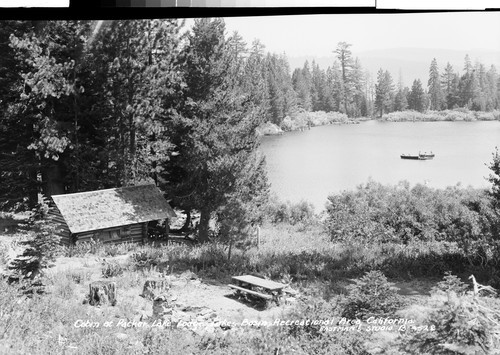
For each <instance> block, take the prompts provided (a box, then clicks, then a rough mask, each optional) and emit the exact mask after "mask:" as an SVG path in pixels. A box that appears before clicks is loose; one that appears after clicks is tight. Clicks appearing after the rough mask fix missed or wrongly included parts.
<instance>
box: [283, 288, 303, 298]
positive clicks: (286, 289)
mask: <svg viewBox="0 0 500 355" xmlns="http://www.w3.org/2000/svg"><path fill="white" fill-rule="evenodd" d="M283 292H284V293H287V294H289V295H292V296H296V295H298V294H299V292H298V291H296V290H294V289H293V288H291V287H286V288H284V289H283Z"/></svg>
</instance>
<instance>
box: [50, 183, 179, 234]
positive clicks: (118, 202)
mask: <svg viewBox="0 0 500 355" xmlns="http://www.w3.org/2000/svg"><path fill="white" fill-rule="evenodd" d="M52 199H53V201H54V203H55V204H56V206H57V208H58V209H59V211H60V212H61V215H62V216H63V218H64V220H65V221H66V224H67V225H68V227H69V230H70V231H71V233H81V232H87V231H94V230H99V229H105V228H113V227H119V226H125V225H130V224H136V223H143V222H149V221H155V220H160V219H165V218H173V217H176V214H175V212H174V211H173V210H172V207H170V205H169V204H168V202H167V201H166V200H165V198H164V197H163V195H162V193H161V192H160V190H158V188H157V187H156V186H155V185H139V186H131V187H122V188H115V189H106V190H97V191H88V192H79V193H74V194H65V195H55V196H52Z"/></svg>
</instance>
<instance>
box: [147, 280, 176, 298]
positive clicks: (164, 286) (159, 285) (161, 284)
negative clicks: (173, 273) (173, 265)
mask: <svg viewBox="0 0 500 355" xmlns="http://www.w3.org/2000/svg"><path fill="white" fill-rule="evenodd" d="M169 289H170V280H168V279H150V280H146V282H145V283H144V287H143V289H142V295H141V296H142V297H144V298H146V299H149V300H154V299H155V298H156V297H157V296H159V295H161V294H164V293H166V292H167V291H168V290H169Z"/></svg>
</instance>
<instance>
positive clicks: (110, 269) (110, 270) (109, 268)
mask: <svg viewBox="0 0 500 355" xmlns="http://www.w3.org/2000/svg"><path fill="white" fill-rule="evenodd" d="M123 271H124V268H123V266H121V265H120V264H119V263H117V262H116V261H106V260H104V259H103V263H102V268H101V273H102V276H104V277H105V278H110V277H116V276H120V275H122V274H123Z"/></svg>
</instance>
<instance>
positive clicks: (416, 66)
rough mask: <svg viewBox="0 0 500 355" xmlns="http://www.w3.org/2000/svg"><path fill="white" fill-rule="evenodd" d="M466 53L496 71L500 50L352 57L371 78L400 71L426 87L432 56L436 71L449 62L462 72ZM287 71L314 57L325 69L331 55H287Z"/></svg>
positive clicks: (406, 82) (387, 52)
mask: <svg viewBox="0 0 500 355" xmlns="http://www.w3.org/2000/svg"><path fill="white" fill-rule="evenodd" d="M466 54H468V55H469V57H470V59H471V62H472V64H474V63H475V62H476V61H479V62H480V63H483V64H484V65H485V66H486V68H487V69H489V68H490V66H491V65H492V64H493V65H495V67H496V68H497V70H498V71H499V72H500V52H494V51H487V50H477V49H474V50H472V49H471V50H470V51H462V50H451V49H431V48H389V49H378V50H370V51H363V52H356V50H355V48H354V49H353V57H354V58H356V57H358V58H359V60H360V62H361V66H362V67H363V69H365V70H368V71H369V72H370V74H371V76H372V79H373V80H374V81H375V80H376V78H377V72H378V70H379V69H380V68H382V69H383V70H389V72H390V73H391V75H392V78H393V79H394V83H397V82H398V80H399V74H400V72H401V75H402V79H403V83H404V85H406V86H409V87H411V84H412V83H413V80H415V79H420V80H421V81H422V84H424V86H427V80H428V78H429V67H430V65H431V61H432V59H433V58H436V60H437V63H438V66H439V70H440V71H441V72H442V71H443V69H444V67H445V66H446V64H447V63H448V62H449V63H450V64H451V65H452V66H453V68H454V69H455V71H458V72H459V73H460V74H462V73H463V67H464V59H465V55H466ZM288 60H289V63H290V68H291V71H292V72H293V70H294V69H295V68H302V67H303V66H304V62H305V61H306V60H308V61H309V64H310V63H312V61H313V60H314V61H315V62H316V63H318V65H319V66H320V68H322V69H325V70H326V68H328V67H329V66H331V65H332V64H333V62H334V60H335V57H334V54H333V53H332V55H331V56H330V57H314V56H289V57H288Z"/></svg>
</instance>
